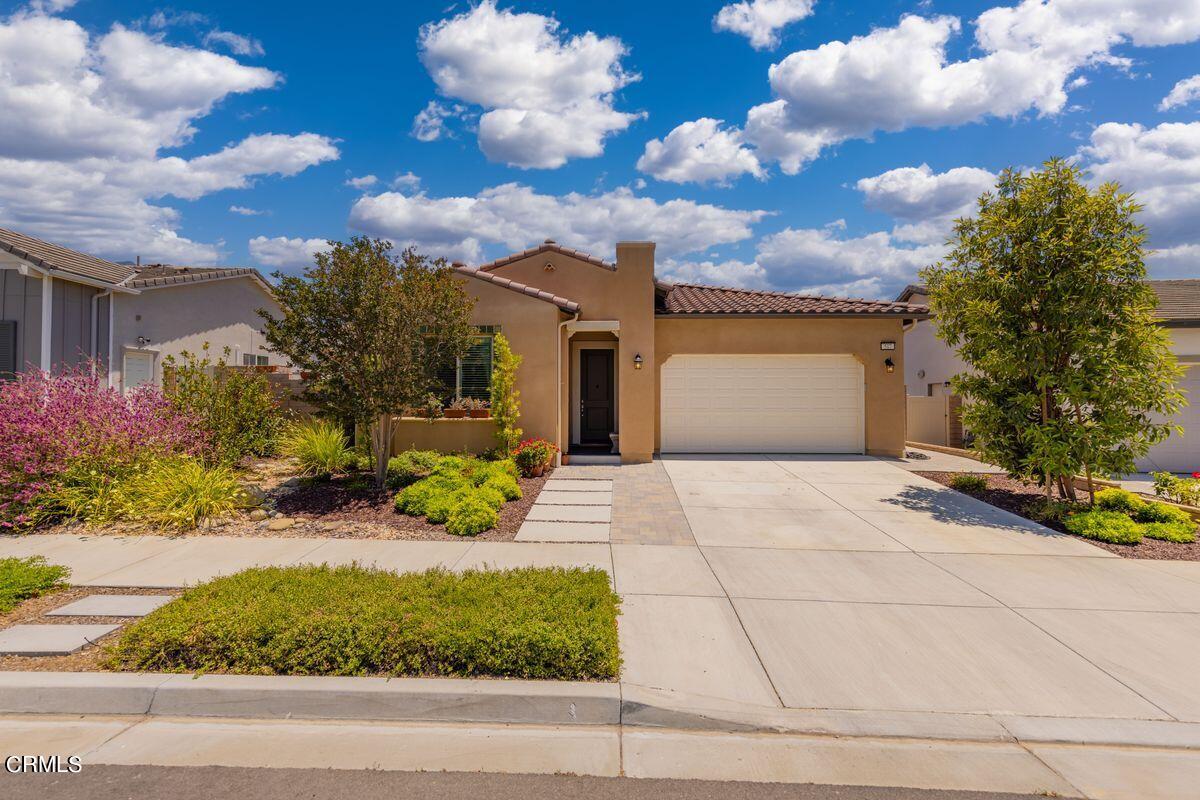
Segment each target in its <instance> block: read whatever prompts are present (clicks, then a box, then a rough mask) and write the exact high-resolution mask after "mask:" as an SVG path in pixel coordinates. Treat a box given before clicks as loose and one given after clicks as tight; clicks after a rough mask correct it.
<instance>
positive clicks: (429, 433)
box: [392, 417, 496, 455]
mask: <svg viewBox="0 0 1200 800" xmlns="http://www.w3.org/2000/svg"><path fill="white" fill-rule="evenodd" d="M495 434H496V421H495V420H494V419H491V418H490V417H489V418H487V419H471V418H469V417H468V418H465V419H435V420H429V419H425V418H422V417H398V418H397V419H396V428H395V433H393V434H392V455H396V454H397V453H402V452H404V451H405V450H409V449H416V450H440V451H442V452H444V453H453V452H458V451H462V450H465V451H467V452H468V453H482V452H483V451H484V450H487V449H488V448H491V447H495V446H496V439H495Z"/></svg>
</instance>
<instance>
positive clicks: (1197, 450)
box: [1138, 366, 1200, 472]
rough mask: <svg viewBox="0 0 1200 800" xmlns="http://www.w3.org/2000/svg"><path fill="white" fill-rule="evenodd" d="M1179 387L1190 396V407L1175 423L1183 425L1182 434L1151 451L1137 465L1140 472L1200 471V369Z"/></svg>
mask: <svg viewBox="0 0 1200 800" xmlns="http://www.w3.org/2000/svg"><path fill="white" fill-rule="evenodd" d="M1179 388H1180V389H1182V390H1183V391H1184V392H1186V393H1187V394H1186V395H1185V396H1186V397H1187V401H1188V405H1187V406H1186V407H1185V408H1184V409H1183V410H1182V411H1180V412H1179V414H1178V415H1176V417H1175V419H1174V422H1175V424H1177V425H1182V426H1183V435H1182V436H1181V435H1180V434H1178V433H1172V434H1171V435H1170V436H1168V437H1167V438H1166V439H1165V440H1164V441H1162V442H1160V443H1159V444H1157V445H1155V446H1154V447H1152V448H1150V452H1149V454H1148V455H1147V456H1146V457H1145V458H1144V459H1142V460H1141V461H1139V462H1138V469H1140V470H1146V471H1164V472H1193V471H1195V470H1198V469H1200V366H1194V367H1192V368H1191V369H1189V370H1188V374H1187V375H1186V376H1185V377H1184V380H1182V381H1180V382H1179Z"/></svg>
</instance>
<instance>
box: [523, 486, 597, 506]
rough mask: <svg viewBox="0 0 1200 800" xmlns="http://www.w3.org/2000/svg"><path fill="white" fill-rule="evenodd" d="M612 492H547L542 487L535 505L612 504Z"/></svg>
mask: <svg viewBox="0 0 1200 800" xmlns="http://www.w3.org/2000/svg"><path fill="white" fill-rule="evenodd" d="M612 498H613V496H612V492H547V491H546V490H545V489H542V493H541V494H539V495H538V498H537V503H535V505H539V504H540V505H552V506H611V505H612Z"/></svg>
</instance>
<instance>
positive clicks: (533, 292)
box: [454, 264, 582, 314]
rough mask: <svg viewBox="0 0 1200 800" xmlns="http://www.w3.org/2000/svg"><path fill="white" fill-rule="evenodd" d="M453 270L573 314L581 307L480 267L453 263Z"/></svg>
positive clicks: (563, 298) (571, 301) (572, 301)
mask: <svg viewBox="0 0 1200 800" xmlns="http://www.w3.org/2000/svg"><path fill="white" fill-rule="evenodd" d="M454 271H455V272H457V273H458V274H460V275H465V276H467V277H470V278H476V279H478V280H481V281H483V282H484V283H491V284H494V285H496V286H500V287H502V288H504V289H508V290H509V291H510V292H517V293H519V294H524V295H529V296H530V297H536V298H537V299H538V300H544V301H546V302H547V303H553V304H554V305H556V306H558V307H559V308H561V309H562V310H563V311H566V312H567V313H568V314H575V313H577V312H578V311H579V309H581V308H582V306H581V305H579V303H576V302H575V301H574V300H568V299H567V298H565V297H559V296H558V295H556V294H551V293H550V292H546V291H542V290H541V289H536V288H534V287H532V286H526V285H525V284H523V283H517V282H516V281H514V280H509V279H508V278H502V277H500V276H499V275H493V274H491V273H490V272H484V271H483V270H482V268H472V267H468V266H466V265H465V264H454Z"/></svg>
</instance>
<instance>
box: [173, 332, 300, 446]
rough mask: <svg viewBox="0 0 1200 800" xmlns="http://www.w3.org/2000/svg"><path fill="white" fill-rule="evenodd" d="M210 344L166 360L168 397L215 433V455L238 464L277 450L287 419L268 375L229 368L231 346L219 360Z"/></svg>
mask: <svg viewBox="0 0 1200 800" xmlns="http://www.w3.org/2000/svg"><path fill="white" fill-rule="evenodd" d="M208 349H209V348H208V344H205V345H204V347H203V350H202V352H201V353H200V354H198V355H197V354H194V353H189V352H187V351H184V352H183V353H182V354H181V355H180V357H179V358H178V359H176V358H175V357H173V356H167V358H166V359H165V361H164V370H163V385H164V394H165V395H166V397H167V399H168V400H170V401H171V405H173V406H174V407H175V408H176V409H177V410H178V411H179V412H180V413H182V414H184V415H186V416H189V417H192V418H194V419H196V420H198V421H199V423H200V424H201V425H202V426H203V427H204V428H205V429H206V430H208V431H209V432H210V433H211V434H212V443H213V457H214V458H215V460H217V461H221V462H223V463H226V464H236V463H238V462H239V461H241V460H242V459H243V458H245V457H247V456H267V455H271V454H272V453H274V452H275V450H276V448H277V447H278V444H279V442H278V438H279V435H280V433H282V431H283V426H284V419H283V414H282V413H281V412H280V410H279V406H277V405H276V403H275V398H274V396H273V395H272V393H271V387H270V385H269V384H268V383H267V378H266V376H264V375H262V374H260V373H258V372H254V371H250V370H246V369H237V368H229V367H228V366H227V364H226V359H228V358H229V356H230V355H231V351H230V349H229V348H228V347H226V348H225V351H224V354H223V355H222V356H220V357H218V358H217V360H216V361H215V362H214V361H213V360H212V359H211V358H210V357H209V354H208Z"/></svg>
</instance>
